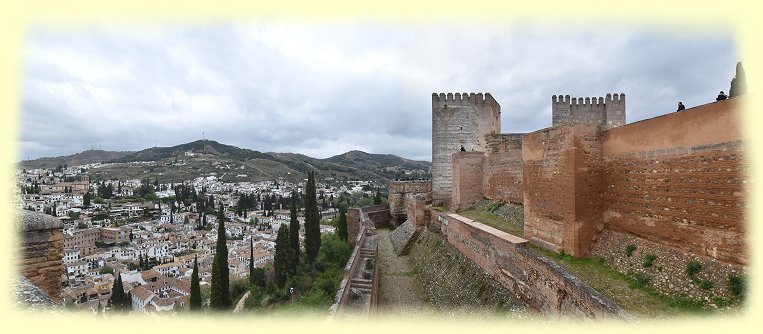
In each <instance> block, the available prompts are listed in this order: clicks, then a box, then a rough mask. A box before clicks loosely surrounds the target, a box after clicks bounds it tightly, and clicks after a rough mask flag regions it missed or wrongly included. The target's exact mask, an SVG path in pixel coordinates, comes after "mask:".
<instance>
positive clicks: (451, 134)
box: [432, 93, 501, 206]
mask: <svg viewBox="0 0 763 334" xmlns="http://www.w3.org/2000/svg"><path fill="white" fill-rule="evenodd" d="M500 113H501V106H500V105H499V104H498V102H496V101H495V99H493V97H492V96H491V95H490V94H489V93H488V94H484V95H483V94H482V93H479V94H474V93H471V94H466V93H463V94H459V93H456V94H453V93H448V94H447V95H446V94H442V93H441V94H432V204H433V205H435V206H449V205H450V201H451V198H452V196H451V191H452V189H453V185H452V177H453V170H452V165H451V163H452V154H453V153H456V152H458V151H459V150H460V149H461V146H463V147H464V148H465V149H466V151H469V152H472V151H480V152H485V151H486V148H487V141H486V139H485V138H486V137H485V136H486V135H489V134H496V133H499V132H500V131H501V121H500Z"/></svg>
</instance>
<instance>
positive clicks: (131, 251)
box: [14, 163, 379, 312]
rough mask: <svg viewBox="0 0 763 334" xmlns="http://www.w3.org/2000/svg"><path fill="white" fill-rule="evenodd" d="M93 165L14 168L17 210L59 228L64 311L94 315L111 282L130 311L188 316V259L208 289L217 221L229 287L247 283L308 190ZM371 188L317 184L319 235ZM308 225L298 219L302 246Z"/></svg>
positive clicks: (106, 300) (265, 262)
mask: <svg viewBox="0 0 763 334" xmlns="http://www.w3.org/2000/svg"><path fill="white" fill-rule="evenodd" d="M137 164H139V163H137ZM99 166H100V164H88V165H80V166H66V165H61V166H57V168H51V169H29V170H26V169H19V170H16V172H15V173H16V179H17V181H18V187H17V189H16V191H17V194H16V196H14V197H15V199H14V201H15V203H14V204H15V206H16V207H17V208H19V209H24V210H29V211H36V212H42V213H46V214H49V215H53V216H56V217H58V218H59V219H61V220H62V221H63V222H64V237H63V243H64V258H63V262H64V268H65V272H62V273H61V285H62V287H63V290H62V300H63V303H64V305H66V306H67V307H69V308H74V309H85V310H92V311H93V312H97V311H103V310H105V309H108V308H109V307H110V305H109V304H110V297H111V295H112V287H113V286H114V284H115V282H116V281H117V279H116V278H117V275H120V276H121V280H122V284H123V287H124V289H125V292H126V294H127V296H129V297H128V298H129V299H131V303H132V310H133V311H142V312H176V311H181V310H184V309H187V308H188V304H189V300H188V298H189V294H190V286H191V283H190V282H191V272H192V268H193V265H194V260H196V261H198V268H199V278H200V284H201V286H202V287H204V286H209V285H210V281H211V276H212V274H211V271H212V268H211V266H212V259H213V257H214V254H215V251H216V250H215V248H216V242H217V238H218V237H217V233H216V229H217V228H216V227H217V221H218V219H219V218H218V217H220V216H223V217H224V219H225V234H226V244H227V248H228V267H229V271H230V277H231V279H232V280H234V279H244V278H246V277H247V275H248V274H249V264H250V261H253V262H254V266H255V267H256V268H266V267H269V265H270V267H272V262H273V259H274V253H275V246H276V244H275V240H276V234H277V232H278V229H279V227H280V226H281V224H288V223H289V221H290V218H291V217H290V216H291V214H290V210H289V205H290V203H289V201H290V196H291V194H292V192H295V193H296V194H297V199H298V201H301V199H302V194H303V193H304V191H305V189H304V187H305V183H304V182H301V183H292V182H287V181H282V180H274V181H268V182H259V183H251V182H238V183H223V182H220V181H218V179H217V178H216V177H215V176H213V175H209V176H203V177H197V178H195V179H193V180H188V181H186V182H182V183H162V182H160V180H159V179H158V178H157V177H155V178H153V179H149V178H146V179H143V180H139V179H132V180H102V181H94V180H91V179H90V176H89V175H90V173H89V171H92V170H93V169H97V168H98V167H99ZM374 189H375V185H374V184H373V182H371V181H353V182H348V183H347V184H346V185H341V186H338V187H337V186H334V187H331V186H326V185H323V184H320V183H319V184H317V185H316V190H317V191H316V193H317V194H318V204H319V209H320V211H321V218H322V219H324V220H322V222H321V225H320V230H321V233H334V232H335V227H334V226H330V225H327V224H326V220H329V219H331V218H334V217H336V215H337V213H338V209H337V204H338V202H339V200H340V198H349V197H350V196H356V197H360V198H366V199H367V200H369V201H371V200H372V199H371V198H373V197H374V196H375V198H378V196H379V191H378V189H376V191H375V192H374V191H373V190H374ZM301 204H302V203H299V205H301ZM299 205H298V207H299ZM220 208H222V212H220ZM300 211H301V210H300ZM304 219H305V218H304V217H302V215H301V214H300V215H299V217H298V220H299V223H300V226H301V229H300V231H299V238H300V243H303V242H304ZM250 247H251V251H250Z"/></svg>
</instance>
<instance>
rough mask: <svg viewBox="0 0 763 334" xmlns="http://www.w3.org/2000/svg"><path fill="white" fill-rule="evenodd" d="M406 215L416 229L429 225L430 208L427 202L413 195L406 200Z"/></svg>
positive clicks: (409, 195)
mask: <svg viewBox="0 0 763 334" xmlns="http://www.w3.org/2000/svg"><path fill="white" fill-rule="evenodd" d="M405 204H406V215H407V217H408V220H409V221H410V222H411V223H413V225H414V226H416V227H425V226H427V225H429V217H430V215H431V214H430V213H429V208H427V201H426V200H424V199H422V198H420V197H417V196H415V195H413V194H408V195H407V196H406V199H405Z"/></svg>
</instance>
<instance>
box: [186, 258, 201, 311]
mask: <svg viewBox="0 0 763 334" xmlns="http://www.w3.org/2000/svg"><path fill="white" fill-rule="evenodd" d="M198 261H199V259H198V256H196V257H194V258H193V272H192V273H191V296H190V297H189V298H188V307H189V309H190V310H191V311H197V310H200V309H201V287H200V286H199V263H198Z"/></svg>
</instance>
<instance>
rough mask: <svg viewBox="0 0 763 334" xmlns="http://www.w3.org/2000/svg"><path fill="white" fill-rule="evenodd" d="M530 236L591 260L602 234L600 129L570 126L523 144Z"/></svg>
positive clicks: (550, 130)
mask: <svg viewBox="0 0 763 334" xmlns="http://www.w3.org/2000/svg"><path fill="white" fill-rule="evenodd" d="M522 166H523V194H524V208H525V225H524V226H525V237H526V238H528V239H529V240H531V241H533V242H534V243H536V244H538V245H539V246H541V247H544V248H546V249H549V250H552V251H556V252H559V251H565V252H566V253H568V254H571V255H573V256H575V257H582V256H586V255H588V253H589V252H590V249H591V247H592V245H593V242H594V241H595V240H596V237H597V235H598V233H599V232H601V230H602V229H603V227H604V226H603V224H602V222H601V203H600V200H599V198H598V197H599V192H600V190H601V187H602V182H601V178H602V159H601V141H600V128H599V126H597V125H593V124H576V123H568V124H564V125H560V126H556V127H553V128H548V129H543V130H539V131H536V132H533V133H529V134H527V135H525V136H524V137H523V143H522Z"/></svg>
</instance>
